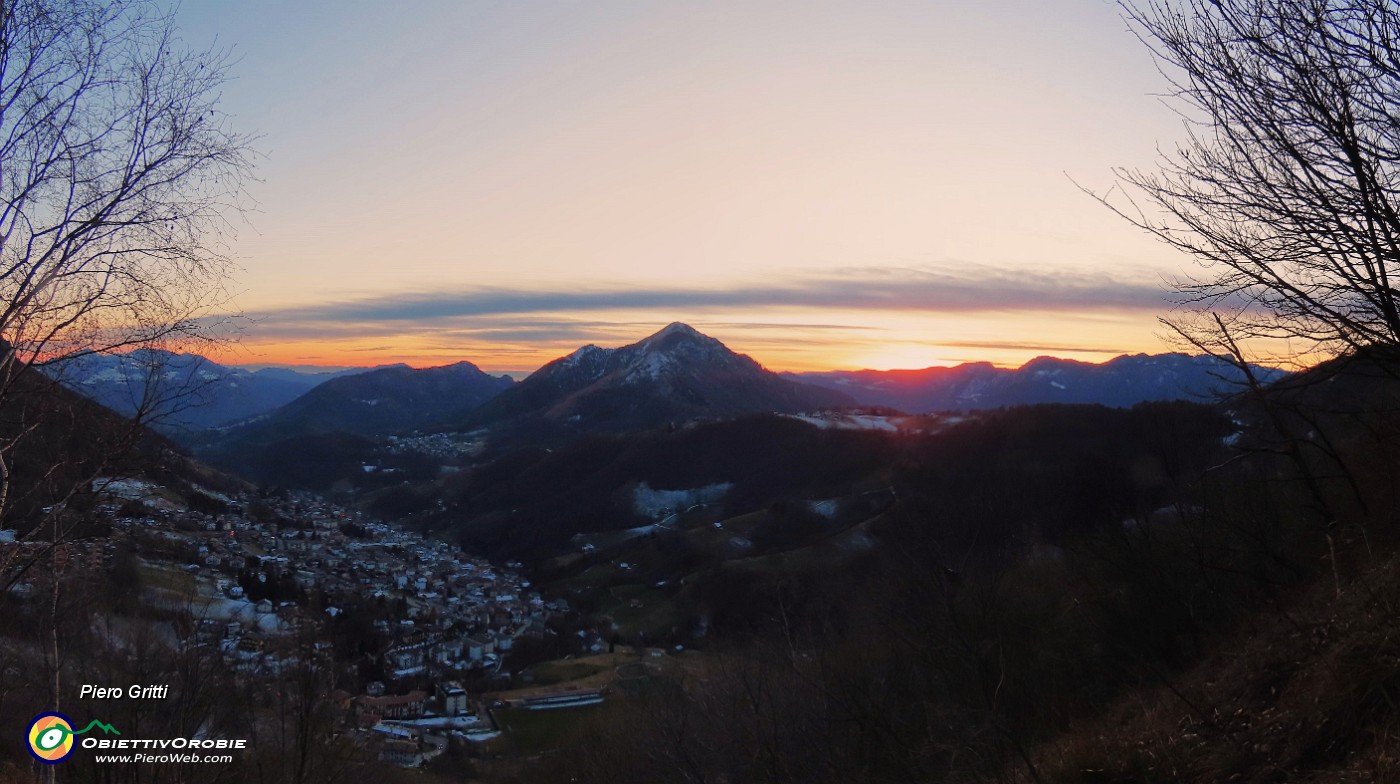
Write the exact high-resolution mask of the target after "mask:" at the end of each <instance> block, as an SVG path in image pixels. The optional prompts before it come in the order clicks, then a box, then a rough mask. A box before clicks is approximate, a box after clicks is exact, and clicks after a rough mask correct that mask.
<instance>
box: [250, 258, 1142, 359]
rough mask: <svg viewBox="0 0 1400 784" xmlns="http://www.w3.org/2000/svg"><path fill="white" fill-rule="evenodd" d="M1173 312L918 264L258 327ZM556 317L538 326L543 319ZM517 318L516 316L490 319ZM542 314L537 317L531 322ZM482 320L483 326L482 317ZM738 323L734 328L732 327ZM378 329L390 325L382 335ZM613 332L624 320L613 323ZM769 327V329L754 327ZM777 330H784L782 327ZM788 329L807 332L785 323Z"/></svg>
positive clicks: (459, 296) (1030, 280) (522, 327)
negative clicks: (618, 317)
mask: <svg viewBox="0 0 1400 784" xmlns="http://www.w3.org/2000/svg"><path fill="white" fill-rule="evenodd" d="M1166 307H1168V301H1167V299H1166V294H1165V291H1164V288H1163V287H1162V285H1161V284H1160V283H1158V282H1155V281H1149V280H1141V279H1136V280H1126V279H1114V278H1112V277H1105V276H1101V275H1086V274H1083V273H1061V272H1031V273H1027V272H1022V271H1009V270H997V269H985V268H984V269H976V270H970V271H955V270H939V269H925V268H909V267H885V268H859V269H847V270H840V271H837V272H833V273H828V274H825V275H819V276H807V277H801V278H794V279H789V280H786V281H778V282H772V283H767V282H761V283H749V284H741V285H734V286H726V287H710V288H690V287H684V286H674V287H658V286H642V287H631V286H613V287H569V286H559V287H556V288H553V289H544V290H526V289H509V288H495V287H482V288H471V289H463V290H457V291H446V292H442V291H436V292H425V291H409V292H398V293H391V294H384V295H379V296H370V297H364V298H360V299H354V300H346V301H341V302H330V303H325V304H319V305H309V306H304V307H292V308H284V309H281V310H275V311H270V312H267V313H263V314H259V317H258V319H257V320H258V321H260V322H261V323H262V324H263V326H264V327H265V328H267V329H270V330H271V331H273V332H276V333H278V334H285V335H287V336H289V337H300V338H308V337H314V336H321V337H334V336H337V335H341V336H348V335H350V334H356V335H359V336H362V337H363V336H365V335H366V334H367V333H369V334H374V333H377V332H381V333H385V332H396V331H401V330H402V329H403V327H404V325H403V323H402V322H412V323H413V324H414V325H415V327H414V329H415V331H417V332H419V333H420V334H423V333H426V332H431V331H434V330H436V329H442V330H449V331H451V332H452V333H454V334H453V335H452V337H454V338H461V337H466V336H468V335H471V336H474V337H476V338H478V339H486V340H491V341H498V340H559V339H567V338H569V337H574V336H580V337H581V336H583V335H584V334H585V333H588V332H589V331H590V330H596V329H598V328H600V327H603V326H604V322H589V321H586V320H583V321H575V320H570V319H567V318H563V317H566V316H567V315H569V314H584V313H589V312H601V311H609V312H618V311H629V310H630V311H642V310H646V311H658V310H660V311H674V312H678V313H679V312H687V313H695V312H705V311H732V310H733V309H735V308H772V309H801V310H814V311H820V310H829V311H837V310H839V311H862V310H869V311H885V312H909V311H918V312H924V313H945V314H971V313H994V312H1077V313H1085V312H1090V311H1125V310H1141V311H1151V312H1160V311H1162V310H1164V309H1166ZM550 315H553V316H556V317H558V318H555V319H545V320H537V319H538V317H540V316H550ZM500 316H516V317H518V318H515V319H496V318H490V319H486V318H483V317H500ZM528 317H534V318H528ZM477 319H481V322H480V323H477V324H473V323H472V322H473V320H477ZM725 323H732V322H725ZM374 325H380V327H381V328H380V329H376V328H375V326H374ZM606 326H607V327H609V328H616V327H617V326H620V325H619V323H618V322H606ZM749 326H751V327H753V328H761V327H762V326H763V325H761V324H751V325H749ZM802 326H803V327H805V328H808V329H823V328H825V329H849V328H850V327H847V326H844V325H839V324H809V325H802ZM775 328H778V327H777V325H775ZM781 328H786V329H793V328H802V327H797V326H796V325H781Z"/></svg>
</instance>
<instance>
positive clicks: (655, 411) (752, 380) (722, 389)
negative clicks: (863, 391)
mask: <svg viewBox="0 0 1400 784" xmlns="http://www.w3.org/2000/svg"><path fill="white" fill-rule="evenodd" d="M855 402H856V401H855V400H854V399H853V398H851V397H850V396H849V395H847V394H845V393H843V392H841V391H837V390H831V389H822V388H820V387H816V386H812V385H810V384H805V383H802V382H800V381H796V380H792V379H788V378H784V377H783V376H781V375H779V374H777V373H773V372H771V371H769V370H765V369H764V368H763V367H762V366H761V365H759V364H758V363H757V362H755V361H754V360H753V359H751V358H750V357H748V356H745V355H743V354H738V353H735V352H733V351H731V350H730V349H729V348H728V347H726V346H725V345H724V344H723V343H721V342H720V341H718V340H716V339H714V338H712V337H710V336H708V335H704V334H701V333H700V332H698V331H697V330H695V329H694V328H692V327H690V326H689V325H686V324H682V323H680V322H676V323H673V324H670V325H668V326H666V327H665V328H663V329H661V330H660V331H659V332H657V333H655V334H653V335H651V336H649V337H646V338H643V339H642V340H639V341H637V342H636V343H633V344H631V345H627V346H622V347H620V348H611V349H610V348H600V347H598V346H594V345H587V346H584V347H582V348H580V349H578V350H577V351H575V352H573V353H572V354H569V355H568V356H565V357H560V358H559V359H556V360H554V361H552V362H550V363H548V364H546V365H545V366H544V367H542V368H540V369H539V370H537V371H535V372H534V373H532V374H531V375H530V376H528V377H527V378H525V379H524V380H523V381H521V382H520V383H519V384H517V385H515V387H513V388H511V389H509V390H507V391H505V392H503V393H502V394H501V395H500V396H499V397H497V398H495V399H493V400H491V401H489V402H487V403H486V404H484V405H482V406H481V407H480V408H478V409H476V410H475V411H473V412H471V414H470V415H469V416H468V417H467V419H466V420H465V422H466V424H468V425H471V426H499V425H507V424H512V423H517V424H518V423H525V422H528V423H530V424H533V425H538V426H551V425H552V426H556V427H566V428H571V429H577V430H580V431H590V432H624V431H627V430H633V429H638V428H645V427H654V426H657V425H663V424H666V423H668V422H678V421H686V420H690V419H696V418H707V419H713V418H724V417H732V416H736V415H740V414H749V413H756V412H765V411H767V412H779V413H801V412H805V411H815V410H821V409H827V408H840V407H845V406H850V405H854V404H855Z"/></svg>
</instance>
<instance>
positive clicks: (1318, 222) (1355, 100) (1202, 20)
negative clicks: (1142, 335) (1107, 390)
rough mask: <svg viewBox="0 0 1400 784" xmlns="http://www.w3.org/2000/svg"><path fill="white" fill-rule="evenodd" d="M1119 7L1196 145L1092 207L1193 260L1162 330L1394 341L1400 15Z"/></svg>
mask: <svg viewBox="0 0 1400 784" xmlns="http://www.w3.org/2000/svg"><path fill="white" fill-rule="evenodd" d="M1123 8H1124V10H1125V12H1126V15H1127V18H1128V20H1129V23H1130V24H1131V25H1132V27H1133V29H1134V31H1135V32H1136V33H1137V34H1138V36H1139V37H1140V38H1141V39H1142V40H1143V41H1144V43H1146V44H1147V45H1148V46H1149V47H1150V48H1151V50H1152V52H1153V53H1154V54H1155V56H1156V58H1157V60H1158V62H1159V66H1160V68H1161V70H1162V72H1163V74H1164V75H1165V76H1166V77H1167V78H1168V79H1169V80H1170V83H1171V87H1172V89H1171V92H1170V94H1169V100H1170V101H1171V102H1172V104H1173V106H1174V108H1177V109H1178V110H1179V111H1180V113H1181V114H1182V116H1183V118H1185V121H1186V126H1187V128H1188V136H1187V138H1186V140H1185V141H1183V142H1181V143H1179V144H1178V145H1176V147H1175V148H1174V149H1171V150H1166V151H1163V153H1162V155H1161V160H1160V165H1159V168H1158V169H1157V170H1155V171H1142V170H1127V169H1125V170H1120V171H1119V172H1118V174H1119V177H1120V180H1121V182H1122V184H1123V185H1124V186H1125V187H1124V190H1123V191H1122V193H1123V194H1125V198H1121V199H1120V198H1118V197H1117V195H1116V194H1105V195H1103V196H1102V197H1101V198H1102V199H1103V200H1104V201H1105V202H1106V203H1108V204H1109V206H1111V207H1113V208H1114V209H1115V210H1117V211H1118V212H1119V213H1120V214H1122V215H1124V216H1125V217H1127V218H1128V219H1129V220H1131V221H1132V222H1134V223H1135V224H1137V225H1138V226H1140V227H1142V228H1144V229H1146V230H1148V231H1150V232H1152V233H1153V234H1155V235H1156V236H1157V237H1159V238H1160V239H1162V240H1164V241H1165V242H1167V243H1168V244H1170V245H1171V246H1173V247H1176V248H1178V249H1180V250H1182V251H1184V252H1185V253H1187V254H1188V255H1189V256H1191V257H1192V258H1194V259H1195V260H1196V261H1197V262H1198V263H1199V264H1200V266H1201V272H1200V273H1198V274H1197V275H1194V276H1191V277H1188V278H1187V279H1185V280H1183V281H1182V282H1181V286H1180V290H1181V292H1182V294H1183V303H1184V304H1185V305H1186V308H1185V309H1184V311H1183V315H1181V316H1180V317H1178V318H1173V319H1171V320H1170V321H1169V323H1168V326H1169V327H1172V328H1173V329H1174V330H1185V331H1187V332H1188V333H1194V334H1204V335H1208V336H1209V335H1216V334H1218V332H1219V330H1220V329H1227V330H1228V331H1229V333H1230V334H1231V335H1233V336H1234V338H1235V339H1237V340H1245V341H1248V340H1251V339H1285V340H1287V341H1289V342H1290V343H1291V345H1292V349H1293V351H1294V352H1297V353H1300V354H1315V353H1317V352H1323V353H1335V352H1338V351H1344V350H1348V349H1352V348H1359V347H1367V346H1395V345H1397V344H1400V303H1398V302H1397V298H1398V297H1400V289H1397V288H1396V286H1397V283H1396V282H1395V281H1394V280H1393V278H1392V276H1393V275H1395V274H1396V273H1397V272H1400V269H1398V268H1397V265H1400V8H1397V7H1396V6H1395V5H1394V4H1393V3H1392V2H1390V1H1389V0H1182V1H1181V2H1177V1H1176V0H1173V1H1172V2H1166V1H1165V0H1150V1H1149V2H1143V3H1136V2H1132V1H1131V0H1127V1H1125V2H1124V3H1123ZM1196 317H1200V318H1196ZM1207 341H1208V342H1216V341H1215V340H1213V339H1211V338H1207Z"/></svg>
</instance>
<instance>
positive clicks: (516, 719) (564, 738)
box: [491, 702, 610, 755]
mask: <svg viewBox="0 0 1400 784" xmlns="http://www.w3.org/2000/svg"><path fill="white" fill-rule="evenodd" d="M609 708H610V706H609V705H608V703H606V702H603V703H599V704H596V705H582V706H579V707H577V708H551V709H548V710H527V709H525V708H501V709H499V710H496V711H493V712H492V714H491V715H492V716H494V717H495V719H496V722H497V723H498V724H500V725H501V729H502V730H504V731H505V737H504V741H505V743H506V744H507V745H508V746H509V748H510V749H511V751H513V752H514V753H516V754H523V755H529V754H538V753H540V752H543V751H549V750H553V749H558V748H562V747H564V746H566V745H568V744H569V743H570V740H571V738H572V736H573V735H575V734H576V733H578V732H579V731H581V730H582V729H584V728H585V727H587V726H588V724H589V723H591V722H592V721H594V720H596V719H597V718H599V717H600V716H602V715H604V714H605V713H606V712H607V711H608V710H609Z"/></svg>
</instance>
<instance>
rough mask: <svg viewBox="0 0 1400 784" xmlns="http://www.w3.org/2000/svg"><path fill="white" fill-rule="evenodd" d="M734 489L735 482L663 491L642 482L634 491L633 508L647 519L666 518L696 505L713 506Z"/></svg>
mask: <svg viewBox="0 0 1400 784" xmlns="http://www.w3.org/2000/svg"><path fill="white" fill-rule="evenodd" d="M732 487H734V483H733V482H716V483H715V484H712V485H705V486H704V487H696V488H691V489H689V490H662V489H659V488H653V487H651V486H650V485H648V484H647V483H646V482H642V483H641V484H639V485H637V487H636V489H635V490H633V491H632V508H633V509H635V510H636V511H637V514H640V515H646V516H647V517H654V518H660V517H665V516H666V515H668V514H670V513H671V512H674V511H676V510H679V509H686V508H688V507H691V506H695V505H696V504H713V503H716V502H718V501H720V500H723V498H724V495H725V493H728V492H729V490H730V488H732Z"/></svg>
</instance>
